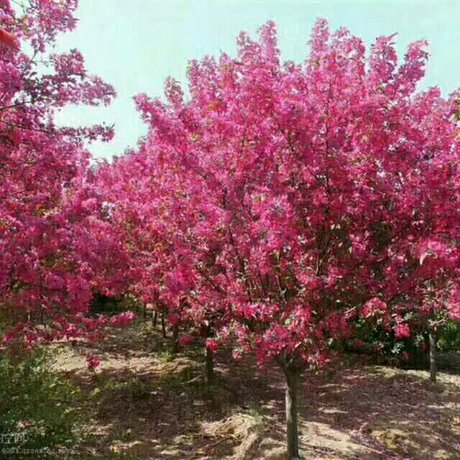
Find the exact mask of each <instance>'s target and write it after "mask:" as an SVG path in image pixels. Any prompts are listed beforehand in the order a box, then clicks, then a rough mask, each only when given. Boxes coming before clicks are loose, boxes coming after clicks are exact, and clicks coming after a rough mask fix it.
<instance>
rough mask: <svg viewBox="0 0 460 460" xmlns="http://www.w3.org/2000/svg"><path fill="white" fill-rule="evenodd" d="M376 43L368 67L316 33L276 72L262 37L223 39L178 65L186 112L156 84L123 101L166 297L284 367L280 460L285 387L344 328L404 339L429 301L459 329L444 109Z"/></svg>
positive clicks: (390, 50) (293, 416)
mask: <svg viewBox="0 0 460 460" xmlns="http://www.w3.org/2000/svg"><path fill="white" fill-rule="evenodd" d="M392 39H393V37H380V38H378V39H377V41H376V43H375V44H374V45H373V46H372V48H371V51H370V56H369V61H368V64H366V56H365V47H364V45H363V43H362V41H361V40H360V39H358V38H356V37H354V36H352V35H351V34H350V33H349V32H348V31H347V30H345V29H340V30H338V31H337V32H335V33H334V34H331V33H330V32H329V29H328V26H327V23H326V22H325V21H323V20H320V21H318V22H317V23H316V25H315V28H314V30H313V33H312V37H311V41H310V46H311V50H310V54H309V56H308V58H307V60H306V61H305V62H304V63H302V64H300V65H297V64H294V63H292V62H287V63H284V64H282V63H281V62H280V56H279V50H278V48H277V40H276V32H275V26H274V24H273V23H271V22H269V23H268V24H267V25H265V26H264V27H262V28H261V30H260V41H257V42H256V41H253V40H251V39H250V38H249V36H248V35H246V34H244V33H242V34H241V35H240V36H239V38H238V55H237V57H236V58H231V57H229V56H228V55H226V54H222V55H221V56H220V58H219V59H214V58H212V57H206V58H204V59H203V60H202V61H199V62H198V61H192V62H191V63H190V65H189V71H188V77H189V91H190V98H189V99H188V100H185V99H184V97H183V92H182V90H181V88H180V86H179V85H178V84H177V83H176V82H175V81H174V80H172V79H170V80H168V81H167V84H166V96H167V102H166V103H163V102H161V101H160V100H151V99H149V98H148V97H147V96H145V95H140V96H138V98H137V105H138V107H139V109H140V111H141V113H142V114H143V117H144V119H145V120H146V121H147V123H148V124H149V126H150V132H149V135H148V137H147V140H146V141H145V142H144V143H143V145H142V147H141V156H142V158H150V159H151V161H152V162H153V163H154V164H155V168H153V169H149V174H151V175H150V176H149V177H145V176H143V174H144V169H143V168H138V171H139V174H138V175H136V174H135V169H136V168H133V167H131V172H133V171H134V175H135V177H136V178H137V179H136V180H138V181H141V182H142V183H144V182H149V181H152V184H155V185H154V186H153V187H152V190H153V191H154V192H155V193H154V194H155V197H156V198H155V199H152V198H151V199H150V200H147V199H146V197H145V198H144V199H143V200H144V201H143V203H145V205H146V206H149V207H150V206H153V207H154V208H155V209H156V210H155V216H156V218H158V216H159V215H162V216H166V218H165V220H164V221H163V220H162V221H161V223H159V222H155V223H153V222H152V221H151V220H149V218H148V216H147V217H146V219H147V221H148V222H149V223H148V225H155V226H161V225H163V223H165V226H166V227H169V229H168V230H167V234H168V235H169V236H171V235H174V239H165V240H164V241H163V243H161V244H166V245H167V246H168V248H169V249H168V250H167V251H166V253H168V254H169V253H170V251H171V250H172V254H173V256H174V257H176V259H175V271H174V277H173V280H172V286H169V288H170V291H171V288H172V292H174V291H175V289H177V292H180V293H181V295H182V294H186V295H187V299H188V300H191V301H192V302H193V305H194V306H195V308H196V311H197V312H199V313H198V316H200V314H202V312H203V311H206V308H208V307H209V308H210V310H211V311H212V309H213V308H217V310H216V312H218V314H217V315H216V316H217V317H218V318H219V319H220V321H218V322H217V323H216V324H217V327H218V329H219V336H218V339H219V340H220V339H221V340H225V339H226V338H227V339H230V338H233V339H234V343H235V346H234V354H235V355H236V356H239V355H240V354H241V353H245V352H249V351H250V350H255V353H256V355H257V357H258V360H259V362H261V363H264V362H266V361H267V360H274V361H276V362H277V363H278V364H279V365H280V366H281V367H282V369H283V371H284V373H285V375H286V380H287V390H286V414H287V433H288V434H287V436H288V450H289V456H290V458H296V457H298V429H297V385H298V380H299V376H300V375H301V373H302V372H303V371H304V370H305V369H306V368H308V367H315V366H319V365H323V364H326V363H327V362H328V361H329V360H330V359H331V357H333V356H334V354H335V353H336V352H337V350H339V349H340V342H341V340H342V339H343V338H344V337H347V336H349V335H350V333H351V326H350V321H349V320H350V319H351V318H352V317H355V316H357V315H362V316H364V317H365V316H366V315H369V316H370V315H374V314H376V312H380V313H379V314H382V316H384V317H390V318H391V317H393V318H394V317H395V315H399V316H398V319H397V321H396V323H397V324H395V327H397V328H398V331H399V332H398V334H403V333H404V334H406V333H407V329H408V327H407V325H406V324H405V322H404V314H405V313H407V312H416V313H417V314H425V313H428V312H429V311H431V310H430V309H431V308H432V307H430V306H429V304H428V303H427V298H428V297H430V296H434V295H440V293H441V292H442V302H438V303H437V304H436V305H437V306H436V308H438V309H442V310H443V311H445V312H446V314H449V315H450V316H452V317H456V318H458V291H455V286H456V283H457V282H458V268H456V267H458V259H459V248H458V222H459V182H458V159H459V157H458V155H459V139H458V126H457V124H456V122H455V120H454V119H453V114H454V111H455V102H454V101H455V95H453V96H452V97H451V98H449V99H447V100H446V99H444V98H442V97H441V94H440V92H439V90H438V89H436V88H431V89H429V90H428V91H426V92H423V93H417V92H416V85H417V82H418V81H419V80H420V79H421V78H422V76H423V74H424V65H425V61H426V58H427V53H426V51H425V50H424V48H425V45H426V44H425V43H424V42H416V43H413V44H411V45H410V46H409V49H408V51H407V54H406V56H405V59H404V61H403V62H402V64H401V65H400V66H399V67H398V64H397V56H396V52H395V50H394V47H393V43H392ZM139 158H140V157H139V154H138V155H134V156H132V157H131V158H129V157H128V158H125V159H124V160H123V161H124V162H126V163H128V164H129V163H130V161H138V159H139ZM159 184H160V185H161V187H159V189H160V190H163V191H158V188H157V187H158V185H159ZM133 188H134V189H137V187H133ZM165 191H166V192H165ZM127 193H128V194H129V193H134V194H136V193H137V190H133V191H132V192H129V191H128V192H127ZM155 200H157V201H155ZM139 218H140V219H143V218H144V215H143V213H142V211H141V212H140V215H139ZM160 233H161V232H160ZM162 238H163V237H162V236H161V237H160V241H161V239H162ZM169 243H171V245H172V246H169ZM158 251H159V252H160V253H161V255H159V259H161V258H162V257H163V256H164V253H163V252H162V251H163V248H162V247H161V246H160V247H158ZM168 257H169V256H168ZM159 259H158V260H159ZM179 260H180V261H181V263H177V262H178V261H179ZM168 276H169V275H168ZM203 309H204V310H203ZM392 315H393V316H392ZM212 343H213V346H214V345H215V342H212Z"/></svg>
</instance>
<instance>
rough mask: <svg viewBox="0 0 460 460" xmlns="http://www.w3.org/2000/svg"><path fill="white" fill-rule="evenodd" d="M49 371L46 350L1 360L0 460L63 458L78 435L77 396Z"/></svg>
mask: <svg viewBox="0 0 460 460" xmlns="http://www.w3.org/2000/svg"><path fill="white" fill-rule="evenodd" d="M51 366H52V359H51V357H50V354H49V353H47V352H45V351H44V350H37V351H35V352H33V353H32V354H31V355H28V356H26V357H23V358H21V359H17V358H16V359H12V358H10V357H7V356H3V355H2V356H0V457H1V458H9V457H11V458H26V457H28V458H30V457H32V458H66V455H67V454H69V452H70V451H71V449H72V446H73V445H75V443H76V442H77V440H78V438H79V436H80V435H81V431H80V429H79V428H78V427H79V426H81V422H82V419H83V417H82V414H80V413H79V412H78V410H77V407H78V406H79V404H78V401H79V398H80V397H81V395H80V393H79V391H78V389H77V388H76V387H75V386H74V385H73V384H71V383H70V382H68V381H66V380H65V379H63V378H60V377H59V375H58V374H57V373H55V372H53V371H52V369H51Z"/></svg>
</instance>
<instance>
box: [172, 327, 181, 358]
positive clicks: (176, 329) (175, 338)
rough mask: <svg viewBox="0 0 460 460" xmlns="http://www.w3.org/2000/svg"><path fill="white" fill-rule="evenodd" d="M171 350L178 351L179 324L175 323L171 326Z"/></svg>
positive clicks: (174, 352)
mask: <svg viewBox="0 0 460 460" xmlns="http://www.w3.org/2000/svg"><path fill="white" fill-rule="evenodd" d="M172 341H173V343H172V352H173V354H176V353H178V352H179V325H178V324H176V325H174V327H173V333H172Z"/></svg>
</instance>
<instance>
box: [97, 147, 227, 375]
mask: <svg viewBox="0 0 460 460" xmlns="http://www.w3.org/2000/svg"><path fill="white" fill-rule="evenodd" d="M171 160H172V159H171V158H169V157H167V156H165V155H163V153H162V151H161V150H159V149H157V148H156V145H155V144H154V143H152V140H151V139H147V140H146V141H145V142H144V143H142V145H141V146H140V148H139V150H138V151H136V152H131V153H129V154H126V155H125V156H123V157H121V158H119V159H117V160H116V161H115V162H114V163H113V164H108V163H107V164H106V165H104V166H101V167H100V168H99V169H98V171H97V176H98V180H99V190H100V191H101V193H102V194H103V195H104V197H105V199H106V200H107V202H108V203H111V216H112V221H113V223H114V225H115V226H116V227H117V228H118V229H119V231H121V232H122V233H123V235H124V244H125V248H126V252H127V253H128V254H129V258H130V270H131V273H130V275H129V278H130V279H131V284H130V290H131V292H132V294H133V295H134V296H135V297H136V298H137V299H139V300H140V301H141V302H142V303H143V304H152V305H154V307H155V308H156V309H157V311H159V312H160V313H161V314H166V319H167V322H168V324H169V326H170V328H171V329H172V331H173V351H177V348H178V346H179V345H182V346H186V345H188V344H191V343H197V342H198V343H201V344H203V345H206V347H205V350H206V351H205V356H206V375H207V379H208V381H212V380H213V367H214V365H213V352H214V351H215V349H216V344H217V342H216V340H215V339H214V338H213V337H214V335H215V333H216V331H217V330H218V329H221V328H222V327H223V325H224V322H225V321H226V318H228V317H229V316H228V314H227V311H226V309H225V304H223V303H222V301H221V297H222V296H221V293H219V292H216V287H213V289H210V288H209V286H208V282H209V281H206V282H205V281H204V280H205V279H206V276H207V274H206V270H210V269H213V268H212V264H209V263H208V265H209V267H207V266H205V265H204V264H203V261H205V258H206V257H212V255H209V254H208V255H207V256H206V257H205V256H203V250H202V249H201V248H200V247H197V248H195V247H194V243H193V242H192V241H190V238H192V237H193V235H191V234H190V231H189V228H190V225H193V226H196V225H198V223H199V221H198V220H197V219H199V216H198V215H197V206H198V205H199V203H198V202H197V201H196V200H201V199H202V197H200V196H199V195H198V194H197V193H196V194H195V195H191V194H188V195H186V194H185V192H184V191H185V190H192V189H193V183H190V184H188V185H185V181H186V180H188V179H187V178H186V177H185V175H184V174H182V173H178V170H177V169H176V167H181V166H180V165H179V164H177V165H173V164H172V162H171ZM184 172H185V171H184ZM190 180H194V178H193V177H190ZM197 192H198V191H197ZM193 222H194V223H193ZM192 223H193V224H192ZM197 243H199V242H197ZM216 243H217V244H218V242H216ZM207 244H209V241H208V243H207ZM213 251H214V253H215V254H217V253H218V247H216V248H214V250H213ZM205 262H206V261H205ZM210 279H211V278H210ZM179 329H182V330H184V329H187V335H182V336H181V337H179Z"/></svg>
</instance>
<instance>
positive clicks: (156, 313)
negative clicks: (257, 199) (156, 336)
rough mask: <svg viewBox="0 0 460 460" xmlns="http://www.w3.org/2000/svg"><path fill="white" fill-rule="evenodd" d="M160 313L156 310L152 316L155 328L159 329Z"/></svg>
mask: <svg viewBox="0 0 460 460" xmlns="http://www.w3.org/2000/svg"><path fill="white" fill-rule="evenodd" d="M157 319H158V311H157V310H155V312H154V313H153V316H152V324H153V326H154V327H157Z"/></svg>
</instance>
